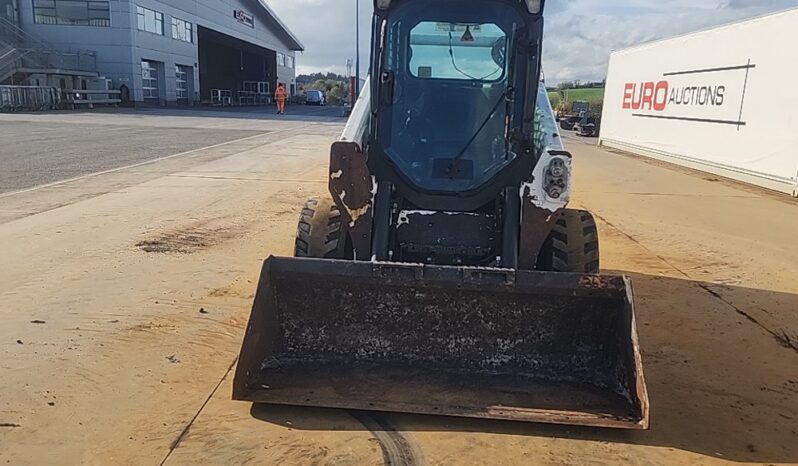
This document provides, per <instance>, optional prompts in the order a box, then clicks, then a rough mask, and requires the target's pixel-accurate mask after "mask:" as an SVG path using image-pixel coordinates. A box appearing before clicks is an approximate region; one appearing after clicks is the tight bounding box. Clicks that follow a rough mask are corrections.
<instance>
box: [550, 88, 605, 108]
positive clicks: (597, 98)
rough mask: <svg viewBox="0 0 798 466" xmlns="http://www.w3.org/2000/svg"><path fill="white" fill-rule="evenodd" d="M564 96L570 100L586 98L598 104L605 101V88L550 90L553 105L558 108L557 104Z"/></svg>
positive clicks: (592, 103)
mask: <svg viewBox="0 0 798 466" xmlns="http://www.w3.org/2000/svg"><path fill="white" fill-rule="evenodd" d="M562 96H567V99H568V101H569V102H573V101H575V100H586V101H588V102H590V104H591V105H598V104H601V103H603V102H604V89H601V88H590V89H569V90H567V91H561V92H558V91H555V92H549V100H551V106H552V107H554V108H557V106H558V105H559V104H560V100H561V99H562Z"/></svg>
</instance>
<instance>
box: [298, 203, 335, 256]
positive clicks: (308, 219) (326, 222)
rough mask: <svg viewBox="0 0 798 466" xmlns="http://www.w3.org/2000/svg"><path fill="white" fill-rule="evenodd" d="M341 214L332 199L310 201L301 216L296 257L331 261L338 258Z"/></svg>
mask: <svg viewBox="0 0 798 466" xmlns="http://www.w3.org/2000/svg"><path fill="white" fill-rule="evenodd" d="M340 239H341V213H340V212H339V211H338V206H336V205H335V203H334V202H333V201H332V199H321V200H319V199H310V200H308V201H307V202H305V207H303V208H302V213H301V214H300V215H299V225H298V226H297V231H296V241H295V243H294V257H312V258H316V259H331V258H335V257H338V254H337V252H338V243H339V240H340Z"/></svg>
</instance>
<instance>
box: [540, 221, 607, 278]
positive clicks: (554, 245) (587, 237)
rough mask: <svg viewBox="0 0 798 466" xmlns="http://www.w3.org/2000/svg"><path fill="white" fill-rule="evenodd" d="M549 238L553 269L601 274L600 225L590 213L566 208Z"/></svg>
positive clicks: (556, 270)
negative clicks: (598, 225) (598, 226)
mask: <svg viewBox="0 0 798 466" xmlns="http://www.w3.org/2000/svg"><path fill="white" fill-rule="evenodd" d="M549 241H550V245H551V248H550V251H551V254H552V258H551V269H552V270H553V271H555V272H570V273H587V274H596V273H599V266H600V261H599V236H598V228H597V227H596V220H595V218H593V215H592V214H591V213H590V212H587V211H585V210H574V209H566V210H564V211H563V212H562V214H561V216H560V218H559V219H557V221H556V222H555V224H554V227H553V229H552V232H551V234H550V235H549ZM546 249H549V248H546Z"/></svg>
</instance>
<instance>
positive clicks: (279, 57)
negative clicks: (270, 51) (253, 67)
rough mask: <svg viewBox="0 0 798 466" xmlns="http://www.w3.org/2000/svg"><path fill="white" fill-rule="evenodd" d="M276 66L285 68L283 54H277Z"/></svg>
mask: <svg viewBox="0 0 798 466" xmlns="http://www.w3.org/2000/svg"><path fill="white" fill-rule="evenodd" d="M277 65H279V66H285V54H284V53H280V52H277Z"/></svg>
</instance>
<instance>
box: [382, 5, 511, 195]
mask: <svg viewBox="0 0 798 466" xmlns="http://www.w3.org/2000/svg"><path fill="white" fill-rule="evenodd" d="M479 3H480V2H463V3H461V5H462V6H461V7H458V8H457V9H452V8H443V7H440V6H435V7H430V6H422V7H419V6H418V5H419V3H418V2H416V3H411V4H408V6H407V7H405V8H404V9H401V8H400V9H398V10H397V12H396V14H395V15H393V16H392V18H391V20H390V22H389V24H388V28H387V30H386V34H387V36H386V48H385V52H386V53H385V54H384V57H385V58H384V62H383V70H384V71H388V72H389V73H390V75H391V76H392V78H393V96H392V101H391V105H390V109H389V110H387V113H388V114H387V115H386V116H388V118H387V120H388V121H389V125H388V126H389V127H388V128H387V129H385V130H384V132H382V133H381V139H382V142H383V148H384V150H385V153H386V155H387V156H388V157H389V158H391V159H392V161H393V162H394V164H395V165H396V166H397V167H398V168H399V169H400V170H401V171H402V172H404V174H405V175H406V176H407V177H408V178H410V180H411V181H412V182H413V183H415V184H416V185H417V186H419V187H422V188H426V189H430V190H435V191H449V192H452V191H454V192H457V191H467V190H471V189H475V188H478V187H479V186H480V185H482V184H483V183H485V182H486V181H488V180H489V179H491V178H492V177H493V176H494V175H495V174H496V173H497V172H498V171H500V170H501V169H502V168H503V167H505V166H506V165H507V164H508V163H510V162H511V161H512V160H513V159H514V158H515V156H516V155H515V154H514V153H513V152H512V151H511V150H510V148H509V145H508V143H507V141H506V137H505V134H506V127H507V125H508V124H509V121H510V120H509V118H508V109H509V105H508V100H507V98H508V86H509V84H510V83H508V74H509V72H508V67H509V61H510V60H509V59H508V57H507V55H508V53H507V51H508V50H511V47H510V42H511V41H512V38H513V31H515V30H516V29H517V28H518V27H520V26H519V24H520V22H521V19H522V18H519V17H518V14H519V13H518V12H517V10H516V9H514V8H512V7H511V6H509V5H495V4H494V5H492V6H491V8H490V9H487V10H486V9H484V8H480V5H479ZM404 18H413V19H412V22H411V21H410V20H405V19H404Z"/></svg>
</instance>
